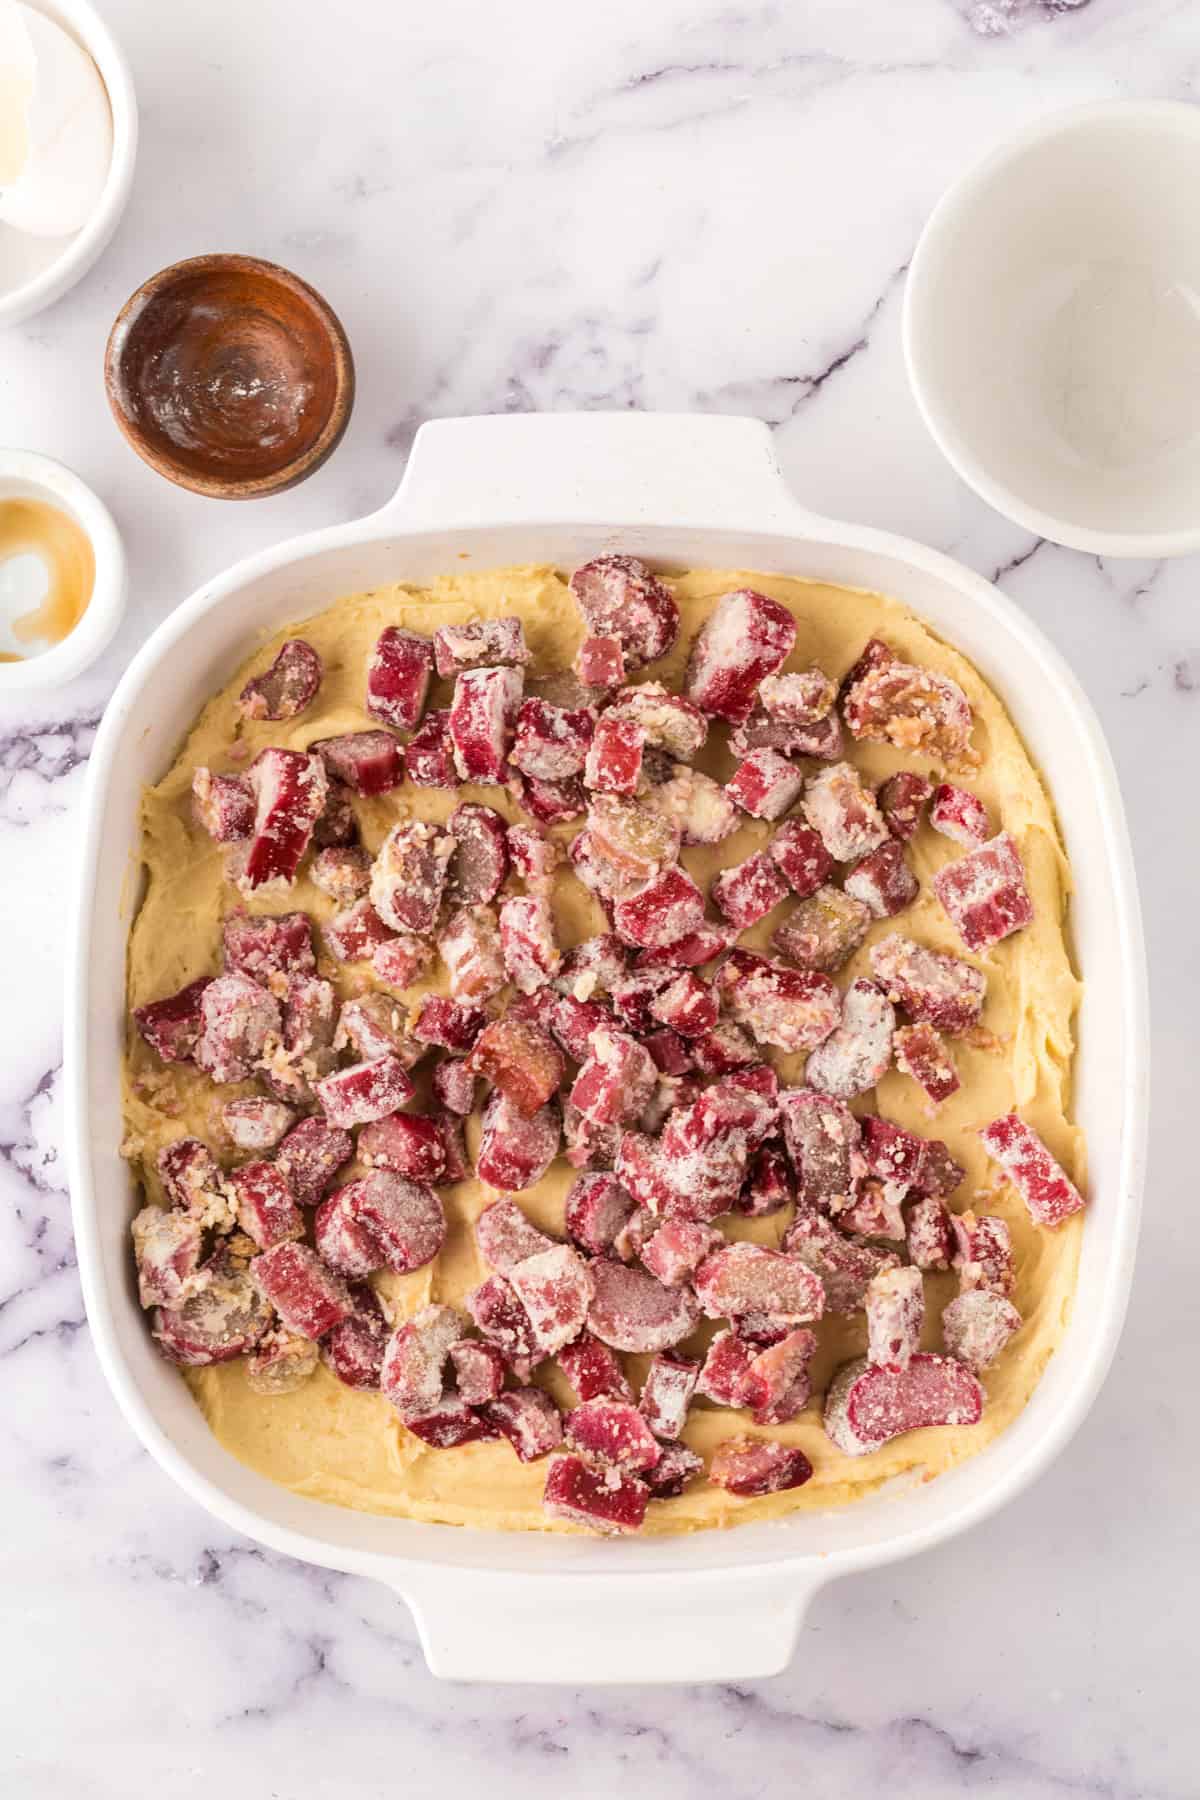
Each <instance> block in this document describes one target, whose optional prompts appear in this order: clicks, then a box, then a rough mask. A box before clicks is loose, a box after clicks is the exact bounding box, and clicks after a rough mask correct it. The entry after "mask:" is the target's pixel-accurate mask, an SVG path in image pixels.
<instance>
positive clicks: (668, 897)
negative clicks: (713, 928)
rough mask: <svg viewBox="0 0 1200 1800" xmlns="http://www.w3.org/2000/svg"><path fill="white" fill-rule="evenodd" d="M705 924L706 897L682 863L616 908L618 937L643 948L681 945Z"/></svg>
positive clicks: (643, 886) (622, 900)
mask: <svg viewBox="0 0 1200 1800" xmlns="http://www.w3.org/2000/svg"><path fill="white" fill-rule="evenodd" d="M703 924H704V896H703V894H702V893H701V892H700V889H699V888H698V887H697V886H696V884H695V882H694V881H693V880H692V878H691V876H690V875H689V874H688V873H687V872H686V870H684V869H681V868H680V867H679V866H678V864H675V865H673V866H672V867H671V868H668V869H663V870H662V871H661V872H660V873H659V874H657V875H653V876H651V878H650V879H649V880H648V881H646V882H645V883H643V885H642V886H641V887H639V888H637V889H636V890H635V891H634V892H633V893H632V894H630V895H629V896H628V898H624V899H618V900H617V901H615V902H614V905H613V926H614V929H615V930H616V933H617V936H618V937H619V938H621V939H622V940H623V941H624V942H625V943H627V944H633V945H635V946H637V947H639V948H641V949H651V950H653V949H661V948H663V946H665V945H667V944H675V943H678V942H679V940H680V939H681V938H683V937H686V936H687V934H688V933H689V932H693V931H698V930H700V929H701V928H702V926H703Z"/></svg>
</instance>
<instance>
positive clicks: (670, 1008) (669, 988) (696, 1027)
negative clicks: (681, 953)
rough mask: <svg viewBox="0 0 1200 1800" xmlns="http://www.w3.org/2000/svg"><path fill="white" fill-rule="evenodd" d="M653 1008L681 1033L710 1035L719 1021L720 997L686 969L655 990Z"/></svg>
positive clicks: (653, 1013)
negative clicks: (718, 1004) (718, 1000)
mask: <svg viewBox="0 0 1200 1800" xmlns="http://www.w3.org/2000/svg"><path fill="white" fill-rule="evenodd" d="M650 1012H651V1014H652V1015H653V1017H654V1018H656V1019H660V1020H661V1021H662V1023H663V1024H664V1025H668V1026H670V1028H671V1030H672V1031H674V1032H678V1034H679V1036H680V1037H685V1038H695V1037H706V1036H707V1035H708V1033H709V1032H710V1031H711V1030H712V1029H713V1027H714V1026H715V1025H716V1022H717V997H716V995H715V994H714V993H713V990H712V988H711V987H710V986H709V985H708V983H707V982H706V981H702V980H701V979H700V977H699V975H696V974H694V973H693V972H692V970H690V969H685V970H684V971H683V972H682V973H681V974H679V975H677V976H676V977H675V979H674V980H673V981H670V982H668V984H667V985H666V987H664V988H662V989H660V991H659V992H658V993H657V994H655V996H654V998H653V1000H652V1001H651V1002H650ZM681 1072H682V1071H678V1070H677V1071H675V1073H681Z"/></svg>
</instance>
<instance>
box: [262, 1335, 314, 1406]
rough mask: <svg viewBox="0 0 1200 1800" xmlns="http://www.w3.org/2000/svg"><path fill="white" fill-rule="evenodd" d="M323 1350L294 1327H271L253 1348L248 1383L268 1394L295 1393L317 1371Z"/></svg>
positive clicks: (269, 1395)
mask: <svg viewBox="0 0 1200 1800" xmlns="http://www.w3.org/2000/svg"><path fill="white" fill-rule="evenodd" d="M319 1360H320V1350H319V1348H318V1346H317V1345H316V1344H314V1343H313V1342H312V1341H311V1340H310V1339H309V1338H306V1337H300V1336H299V1335H298V1334H297V1333H296V1332H294V1331H279V1330H275V1331H268V1332H267V1333H266V1335H265V1336H264V1337H262V1338H260V1339H259V1341H258V1343H257V1344H256V1345H255V1346H254V1349H253V1350H252V1351H251V1352H250V1357H249V1360H248V1362H247V1364H246V1385H247V1387H248V1388H249V1389H250V1391H251V1393H253V1394H265V1395H267V1396H268V1397H271V1396H276V1395H279V1394H294V1393H295V1392H296V1391H297V1389H298V1388H302V1387H303V1386H304V1384H305V1382H306V1381H307V1380H308V1379H309V1377H310V1376H311V1375H313V1374H314V1373H315V1372H316V1367H317V1363H318V1361H319Z"/></svg>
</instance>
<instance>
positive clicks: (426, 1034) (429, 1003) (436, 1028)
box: [412, 994, 487, 1055]
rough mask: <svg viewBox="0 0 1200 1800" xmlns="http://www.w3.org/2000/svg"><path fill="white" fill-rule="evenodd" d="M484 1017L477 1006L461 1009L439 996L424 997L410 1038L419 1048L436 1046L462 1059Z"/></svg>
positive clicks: (456, 1003) (477, 1032)
mask: <svg viewBox="0 0 1200 1800" xmlns="http://www.w3.org/2000/svg"><path fill="white" fill-rule="evenodd" d="M486 1020H487V1014H486V1013H485V1012H483V1011H482V1010H481V1009H480V1008H479V1007H477V1006H461V1005H460V1004H459V1002H458V1001H457V1000H447V999H446V997H445V995H443V994H426V995H425V996H424V998H423V999H422V1001H421V1005H420V1009H419V1011H418V1013H417V1018H416V1023H415V1024H414V1026H413V1028H412V1033H413V1036H414V1037H415V1038H416V1039H417V1041H418V1043H421V1044H437V1045H438V1046H439V1048H440V1049H442V1050H454V1051H456V1052H460V1053H462V1054H464V1055H465V1053H466V1052H467V1051H468V1050H469V1049H470V1048H471V1046H472V1044H473V1043H474V1042H475V1039H476V1038H477V1037H478V1036H479V1033H480V1032H481V1031H482V1030H483V1027H484V1024H485V1022H486Z"/></svg>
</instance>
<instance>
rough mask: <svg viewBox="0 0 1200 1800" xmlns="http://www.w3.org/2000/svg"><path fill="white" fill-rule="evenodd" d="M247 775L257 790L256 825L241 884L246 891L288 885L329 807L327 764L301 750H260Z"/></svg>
mask: <svg viewBox="0 0 1200 1800" xmlns="http://www.w3.org/2000/svg"><path fill="white" fill-rule="evenodd" d="M246 779H247V781H248V782H249V783H250V788H251V791H252V793H253V794H254V825H253V828H252V831H251V834H250V844H249V849H248V850H247V852H246V855H245V859H244V861H243V862H242V863H241V872H240V874H239V875H238V885H239V887H241V888H243V889H244V890H245V891H246V892H247V893H252V892H253V891H254V890H255V889H256V888H260V887H265V886H267V885H268V884H270V883H272V882H281V883H283V884H284V885H289V884H290V883H291V882H293V881H294V880H295V878H296V871H297V869H298V868H299V867H300V860H301V858H302V857H303V855H304V853H305V851H306V850H307V849H308V846H309V843H310V841H311V839H312V834H313V827H314V826H315V824H316V822H317V820H318V819H319V818H320V816H321V813H322V811H323V809H324V806H325V800H326V797H327V794H328V790H329V778H328V776H327V775H326V773H325V767H324V764H323V763H322V761H321V759H320V757H319V756H306V755H304V754H302V753H301V752H300V751H298V750H262V751H260V752H259V754H258V755H257V756H256V757H255V759H254V761H253V762H252V763H251V764H250V767H249V769H248V770H247V774H246Z"/></svg>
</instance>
